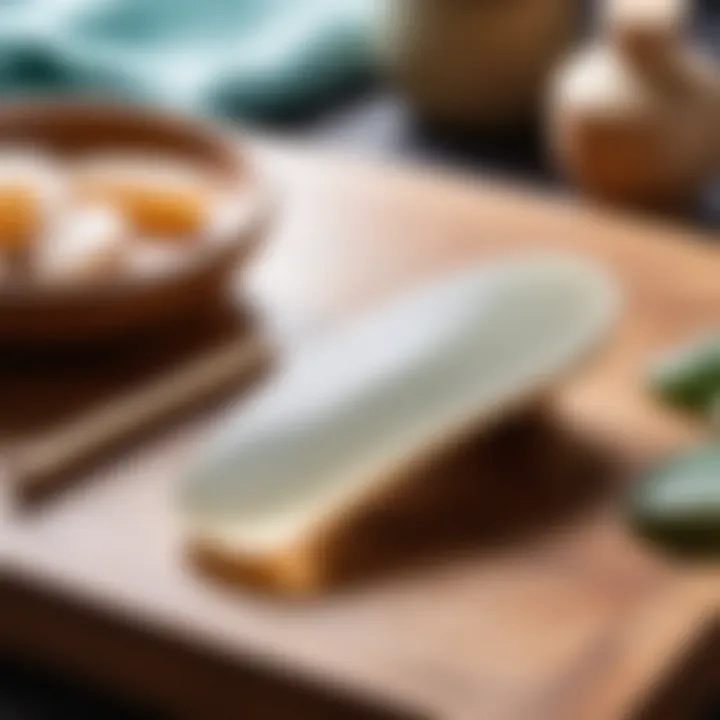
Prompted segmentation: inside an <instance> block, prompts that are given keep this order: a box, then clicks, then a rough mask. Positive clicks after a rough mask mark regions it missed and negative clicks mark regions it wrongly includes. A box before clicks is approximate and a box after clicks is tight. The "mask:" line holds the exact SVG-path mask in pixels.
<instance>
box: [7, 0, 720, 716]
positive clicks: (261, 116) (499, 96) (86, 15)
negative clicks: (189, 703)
mask: <svg viewBox="0 0 720 720" xmlns="http://www.w3.org/2000/svg"><path fill="white" fill-rule="evenodd" d="M603 32H604V30H603V8H602V7H601V6H600V5H599V4H598V3H592V2H580V0H389V2H385V3H381V2H379V0H4V1H3V2H0V102H3V100H5V99H9V98H17V97H27V96H29V95H48V94H51V95H61V96H67V97H82V96H90V97H103V98H105V97H114V98H118V99H123V100H130V101H132V102H136V103H138V104H143V105H152V106H161V107H163V108H168V109H171V110H178V111H181V112H183V113H190V114H195V115H201V116H208V117H212V118H216V119H221V120H222V121H225V122H228V123H234V122H242V123H243V124H244V125H246V126H250V127H251V128H255V129H256V130H258V131H260V132H273V133H280V134H283V135H289V136H291V137H293V138H297V139H302V140H304V141H309V142H312V143H317V144H319V145H322V146H327V147H332V148H338V149H342V150H343V151H349V152H353V153H356V154H359V155H360V156H362V157H367V158H373V157H380V158H383V159H384V160H387V159H389V158H398V159H402V160H409V161H412V162H414V163H420V164H421V165H423V166H428V167H435V166H443V167H447V166H449V167H453V168H460V169H462V170H463V171H466V172H471V173H474V174H489V173H491V174H495V175H501V176H505V177H510V178H513V179H514V180H519V181H520V182H522V183H529V184H533V185H538V184H539V185H542V186H543V187H544V188H546V189H550V190H551V191H553V192H562V193H568V192H570V193H573V192H576V191H577V189H578V188H581V189H588V190H589V191H590V192H591V193H592V192H593V191H594V190H597V191H598V192H597V194H599V195H603V194H604V191H605V189H606V188H605V186H603V184H602V183H600V184H595V185H593V183H592V182H591V181H586V180H587V179H586V178H585V177H583V176H581V175H577V174H575V175H574V174H573V168H574V166H573V162H574V158H573V157H567V156H565V155H563V153H562V150H557V149H555V148H554V146H553V144H552V142H551V139H549V135H551V134H552V133H551V131H549V130H548V124H549V123H550V120H549V119H548V118H549V117H552V118H556V117H557V116H562V120H563V122H564V121H565V119H567V125H563V126H562V127H563V129H562V130H561V131H558V132H562V133H572V132H580V131H581V129H582V121H583V120H584V116H583V114H582V112H588V113H591V112H592V111H593V110H594V109H597V108H600V109H602V108H603V107H605V105H604V103H612V102H613V100H612V98H610V97H607V98H606V97H600V98H593V103H586V104H582V103H579V104H578V103H574V100H575V96H574V95H565V94H563V93H562V92H561V93H560V96H558V97H556V96H554V95H552V93H551V92H550V90H549V88H550V87H551V86H552V83H553V82H554V80H557V77H558V75H557V73H558V68H559V67H561V65H562V64H563V63H565V62H567V61H566V60H565V59H564V58H565V57H566V56H567V54H568V52H569V50H570V48H572V47H576V46H582V44H583V43H584V42H587V43H590V42H591V41H592V42H595V43H597V42H600V43H603V42H610V41H609V40H608V41H606V40H603V37H604V35H603ZM688 38H693V42H695V43H697V49H698V51H699V52H701V53H703V54H705V53H706V54H707V55H708V57H711V56H712V55H713V54H714V55H716V56H718V58H720V2H718V1H717V0H695V2H693V3H692V17H691V22H690V28H689V30H688ZM580 52H582V51H580ZM709 62H711V61H709ZM709 67H712V66H709ZM709 74H710V75H712V74H713V71H712V70H711V71H710V73H709ZM716 79H717V77H716ZM567 82H568V85H572V83H571V82H570V81H569V80H568V81H567ZM710 84H712V78H711V81H710ZM573 87H574V86H573ZM568 93H570V91H569V90H568ZM580 94H581V93H580ZM719 97H720V96H719ZM568 98H569V99H568ZM698 102H699V106H700V105H702V103H701V102H700V101H698ZM703 107H704V106H703ZM715 110H716V111H717V108H716V109H715ZM698 112H704V110H698ZM708 112H712V111H711V110H708ZM573 113H574V114H573ZM714 117H715V119H718V118H720V112H719V113H718V114H717V115H716V116H714ZM555 121H556V120H553V122H555ZM557 122H559V121H557ZM573 123H576V124H573ZM709 124H710V126H711V127H712V125H713V119H712V117H711V119H710V121H709ZM715 129H716V130H717V125H715ZM708 152H710V150H708ZM563 170H567V171H568V172H563ZM568 177H570V178H572V180H573V181H572V182H568V180H567V179H566V178H568ZM688 177H689V175H688V174H684V175H683V182H684V183H686V184H689V185H692V189H693V190H695V182H694V181H695V177H694V176H693V177H692V178H690V179H688ZM698 179H699V180H700V181H701V182H698V183H697V192H693V193H692V202H691V203H690V204H689V205H688V206H684V208H683V212H684V213H686V215H687V217H688V219H690V220H691V221H692V222H694V223H698V224H699V225H704V226H716V225H717V222H718V220H719V219H720V191H719V189H718V188H717V187H716V183H715V181H714V178H713V177H712V174H711V173H707V172H705V173H701V172H700V171H698ZM676 189H677V188H676ZM682 190H684V187H683V188H682V189H681V190H680V191H679V194H683V192H682ZM621 194H622V193H621ZM638 197H639V195H638V194H637V193H636V194H635V195H633V192H631V191H629V192H628V198H627V199H628V200H629V201H630V202H631V203H632V202H635V201H636V200H638ZM619 199H621V200H622V199H624V198H619ZM637 204H638V205H640V204H644V203H642V202H638V203H637ZM241 716H242V714H241V713H239V714H238V717H241ZM144 717H151V716H150V715H149V714H148V713H146V712H145V711H144V710H143V709H142V708H135V707H129V706H127V705H126V704H125V703H124V702H123V701H122V699H118V698H108V697H105V696H103V695H101V694H98V693H97V692H96V691H94V690H93V689H91V688H86V687H78V686H70V685H68V684H66V683H64V682H62V681H59V680H57V679H56V678H53V677H49V676H47V675H46V674H43V673H40V672H38V671H37V670H35V669H31V668H27V667H21V666H19V665H18V664H16V663H14V662H11V661H9V660H6V661H4V662H0V718H3V719H5V718H8V719H9V720H14V719H17V720H35V719H38V720H39V719H47V720H54V719H55V718H58V719H59V718H74V719H78V718H107V719H111V718H127V719H131V718H144ZM711 717H717V718H720V707H719V708H717V709H715V713H714V714H713V709H712V708H709V709H708V715H707V718H708V719H709V718H711Z"/></svg>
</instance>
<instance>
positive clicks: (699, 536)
mask: <svg viewBox="0 0 720 720" xmlns="http://www.w3.org/2000/svg"><path fill="white" fill-rule="evenodd" d="M629 509H630V516H631V521H632V523H633V525H634V527H635V528H636V529H637V530H638V531H639V532H641V533H642V534H643V535H645V536H646V537H648V538H650V539H651V540H653V541H654V542H657V543H660V544H662V545H663V546H665V547H666V548H667V549H669V550H673V551H676V552H680V553H697V554H702V555H708V554H710V555H713V556H717V557H720V444H718V443H713V444H711V445H703V446H700V447H698V448H696V449H694V450H692V451H690V452H687V453H683V454H681V455H678V456H675V457H674V458H672V459H671V460H669V461H666V462H665V463H663V464H662V465H660V466H659V467H657V468H654V469H653V470H651V471H650V472H649V473H648V475H647V476H646V477H645V478H644V479H643V480H642V481H641V482H640V484H639V485H638V486H637V487H636V489H635V491H634V492H633V495H632V497H631V500H630V508H629Z"/></svg>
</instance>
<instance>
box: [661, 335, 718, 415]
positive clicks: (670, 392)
mask: <svg viewBox="0 0 720 720" xmlns="http://www.w3.org/2000/svg"><path fill="white" fill-rule="evenodd" d="M647 381H648V385H649V387H650V389H651V390H652V392H654V393H655V394H656V395H657V396H658V397H659V398H660V399H661V400H663V401H664V402H666V403H667V404H669V405H671V406H672V407H676V408H679V409H682V410H687V411H690V412H693V413H697V414H706V415H708V416H709V415H710V413H711V411H712V408H713V403H714V402H717V400H718V398H720V333H714V334H712V335H710V336H706V337H703V338H702V339H700V340H698V341H696V342H694V343H691V344H689V345H686V346H684V347H682V348H680V349H679V350H675V351H673V352H671V353H669V354H668V355H666V356H664V357H662V358H660V359H659V360H658V361H656V362H655V363H653V365H652V366H651V367H650V369H649V372H648V377H647Z"/></svg>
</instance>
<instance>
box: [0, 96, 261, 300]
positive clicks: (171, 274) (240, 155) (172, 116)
mask: <svg viewBox="0 0 720 720" xmlns="http://www.w3.org/2000/svg"><path fill="white" fill-rule="evenodd" d="M87 114H94V115H100V116H101V117H103V116H104V117H105V118H107V119H110V118H112V119H116V120H120V121H122V120H127V121H128V122H135V123H137V122H138V121H140V122H142V123H148V124H149V125H154V126H156V127H160V126H163V125H164V126H165V127H167V128H172V129H173V131H174V132H176V133H177V134H178V135H184V136H186V137H194V138H196V139H200V140H202V141H203V142H204V143H206V144H207V145H208V146H209V147H213V146H214V147H215V149H216V150H217V151H218V153H219V154H224V155H226V156H227V157H228V158H229V160H230V163H229V165H231V166H232V168H233V170H234V174H235V177H233V178H231V181H230V183H229V185H228V192H229V193H230V194H233V193H235V192H238V193H240V192H241V193H242V197H243V200H244V202H245V207H244V208H243V212H242V214H241V215H240V217H239V218H238V221H237V223H236V224H233V226H232V227H230V228H228V229H227V230H226V231H225V232H221V233H218V234H217V235H216V236H215V238H214V241H213V242H209V243H204V244H202V245H201V246H199V247H197V248H194V249H193V252H192V253H189V257H188V261H187V262H183V263H181V264H180V265H174V266H172V267H169V268H167V269H166V270H162V271H160V272H158V273H152V274H149V275H132V276H130V275H126V276H123V277H118V278H113V279H112V281H110V282H108V281H102V280H98V281H88V282H83V283H78V284H75V285H73V284H67V285H66V284H60V283H57V284H56V283H50V282H47V283H41V282H30V283H27V284H25V283H23V284H17V285H15V284H9V285H4V286H3V285H0V307H9V306H12V307H15V308H20V307H28V308H29V307H31V306H47V305H48V303H59V304H63V305H65V304H68V303H73V304H74V303H77V304H78V305H87V304H88V303H98V302H100V303H102V302H104V301H113V300H118V299H122V298H125V297H129V296H132V295H135V294H138V293H141V292H143V291H148V290H158V291H159V290H160V289H161V288H162V287H165V286H173V285H175V284H177V283H181V282H183V280H187V279H190V278H192V277H195V276H197V275H201V274H202V273H203V271H204V270H205V269H206V268H208V267H211V266H213V265H214V264H215V263H216V262H218V261H220V260H221V259H222V258H228V259H229V258H230V257H232V256H234V255H237V254H240V253H242V254H244V253H245V252H247V251H249V250H251V249H252V247H253V246H254V245H255V244H256V243H257V241H258V240H259V238H260V236H261V234H262V233H261V231H262V229H263V228H264V227H265V226H266V225H267V223H268V222H269V220H270V218H271V215H272V211H273V208H274V206H275V198H274V196H273V194H272V193H271V191H270V187H269V184H268V182H267V180H266V178H265V177H264V176H263V174H262V173H261V172H260V170H259V168H258V167H257V164H256V162H255V160H254V154H253V153H252V151H251V150H250V149H249V148H248V146H247V143H246V142H245V140H244V138H243V137H242V134H241V131H238V130H232V129H230V128H226V127H224V126H223V125H222V124H220V123H217V124H216V123H213V122H212V121H211V120H207V119H204V118H197V117H190V116H187V115H183V114H181V113H174V112H172V111H166V110H163V109H155V108H148V107H146V106H143V105H134V104H131V103H127V102H114V101H112V100H108V101H105V100H87V99H77V100H73V99H67V98H65V99H63V98H52V97H42V98H33V99H24V100H16V101H9V102H8V103H6V104H3V105H2V106H0V144H2V142H3V133H2V126H3V124H4V122H5V121H12V120H14V119H16V118H17V117H18V116H20V117H21V116H23V115H28V116H33V117H38V116H42V115H55V116H59V117H65V118H69V119H70V120H71V121H72V120H74V119H75V118H77V119H78V121H79V122H82V117H83V116H84V115H87ZM39 137H40V139H41V136H39ZM229 261H230V260H229Z"/></svg>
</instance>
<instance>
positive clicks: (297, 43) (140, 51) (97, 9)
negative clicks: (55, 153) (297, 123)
mask: <svg viewBox="0 0 720 720" xmlns="http://www.w3.org/2000/svg"><path fill="white" fill-rule="evenodd" d="M374 7H375V2H374V0H4V2H0V94H2V95H4V96H8V95H17V94H23V95H24V94H28V93H43V94H47V93H52V94H57V93H61V94H76V93H79V94H92V95H94V96H97V95H112V96H122V97H127V98H132V99H135V100H138V101H141V102H146V103H152V104H159V105H163V106H166V107H171V108H175V109H181V110H186V111H193V112H200V113H209V114H222V115H232V116H243V117H250V118H264V117H267V116H276V115H283V114H286V113H293V112H296V111H299V110H303V109H306V108H308V107H310V106H312V105H313V104H314V103H319V102H323V101H325V100H326V99H327V98H328V96H329V95H331V94H333V93H335V92H337V91H338V90H341V89H342V88H343V87H345V86H347V85H348V84H351V83H354V82H357V81H358V80H359V79H360V78H362V77H365V76H367V75H368V74H369V73H371V71H372V66H373V48H372V45H373V43H372V39H373V38H372V36H373V27H372V26H373V10H374Z"/></svg>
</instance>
